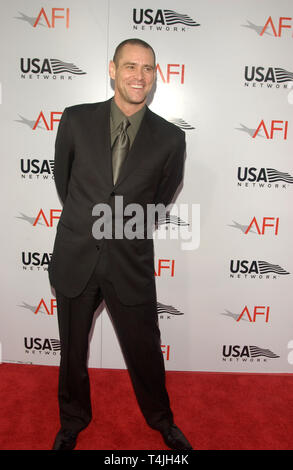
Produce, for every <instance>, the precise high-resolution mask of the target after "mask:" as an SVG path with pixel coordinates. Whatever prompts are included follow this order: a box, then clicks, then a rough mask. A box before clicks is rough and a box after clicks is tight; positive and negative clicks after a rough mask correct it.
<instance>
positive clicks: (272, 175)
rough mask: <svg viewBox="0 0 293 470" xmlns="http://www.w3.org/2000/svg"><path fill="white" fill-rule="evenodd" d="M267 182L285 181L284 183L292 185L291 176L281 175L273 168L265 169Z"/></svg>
mask: <svg viewBox="0 0 293 470" xmlns="http://www.w3.org/2000/svg"><path fill="white" fill-rule="evenodd" d="M266 170H267V173H268V177H269V181H285V182H286V183H293V176H291V175H290V174H289V173H282V172H281V171H278V170H275V169H274V168H267V169H266Z"/></svg>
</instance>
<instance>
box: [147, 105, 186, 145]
mask: <svg viewBox="0 0 293 470" xmlns="http://www.w3.org/2000/svg"><path fill="white" fill-rule="evenodd" d="M148 114H149V118H150V120H151V122H152V125H153V126H154V128H155V129H156V130H157V131H159V132H160V133H162V134H168V135H173V136H174V137H175V138H176V137H177V138H181V139H182V138H184V137H185V132H184V131H183V130H182V129H180V127H178V126H176V125H175V124H173V123H172V122H170V121H167V119H165V118H163V117H162V116H160V115H159V114H156V113H154V112H153V111H151V110H150V109H148Z"/></svg>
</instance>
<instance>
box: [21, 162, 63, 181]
mask: <svg viewBox="0 0 293 470" xmlns="http://www.w3.org/2000/svg"><path fill="white" fill-rule="evenodd" d="M54 164H55V162H54V160H47V159H45V160H40V159H39V158H21V159H20V173H21V179H22V181H32V180H40V179H41V180H42V181H48V180H51V181H52V180H53V179H54Z"/></svg>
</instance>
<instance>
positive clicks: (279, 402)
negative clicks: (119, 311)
mask: <svg viewBox="0 0 293 470" xmlns="http://www.w3.org/2000/svg"><path fill="white" fill-rule="evenodd" d="M90 376H91V387H92V388H91V390H92V403H93V415H94V418H93V421H92V422H91V424H90V425H89V427H88V428H87V429H86V430H84V431H83V432H82V433H81V434H80V436H79V440H78V445H77V448H76V449H79V450H83V449H88V450H99V449H104V450H144V449H145V450H156V449H157V450H166V447H165V445H164V443H163V440H162V438H161V436H160V434H159V433H158V432H156V431H153V430H152V429H150V428H149V427H148V426H147V425H146V424H145V422H144V419H143V417H142V416H141V414H140V411H139V409H138V407H137V404H136V400H135V397H134V394H133V391H132V387H131V384H130V381H129V377H128V373H127V371H123V370H104V369H91V370H90ZM57 380H58V368H57V367H48V366H31V365H17V364H1V365H0V384H1V385H0V403H1V405H0V407H1V409H0V449H1V450H27V449H29V450H48V449H50V448H51V446H52V443H53V440H54V437H55V434H56V432H57V431H58V428H59V420H58V408H57ZM167 386H168V390H169V394H170V399H171V403H172V408H173V411H174V415H175V422H176V424H177V425H178V426H179V427H181V428H182V430H183V431H184V433H185V434H186V436H187V437H188V439H189V440H190V442H191V443H192V445H193V446H194V449H198V450H210V449H214V450H233V449H235V450H266V449H271V450H289V449H293V376H292V375H253V374H247V375H245V374H242V375H240V374H214V373H195V372H167Z"/></svg>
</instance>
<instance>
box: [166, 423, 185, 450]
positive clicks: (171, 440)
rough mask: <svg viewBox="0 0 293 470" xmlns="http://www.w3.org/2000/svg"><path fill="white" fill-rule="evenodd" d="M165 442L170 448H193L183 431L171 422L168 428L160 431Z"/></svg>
mask: <svg viewBox="0 0 293 470" xmlns="http://www.w3.org/2000/svg"><path fill="white" fill-rule="evenodd" d="M161 434H162V436H163V439H164V441H165V444H166V445H167V446H168V447H170V449H172V450H193V449H192V446H191V444H190V443H189V442H188V440H187V439H186V437H185V436H184V434H183V432H182V431H181V430H180V429H179V428H178V427H177V426H176V424H171V425H170V427H169V428H167V429H166V430H164V431H162V432H161Z"/></svg>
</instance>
